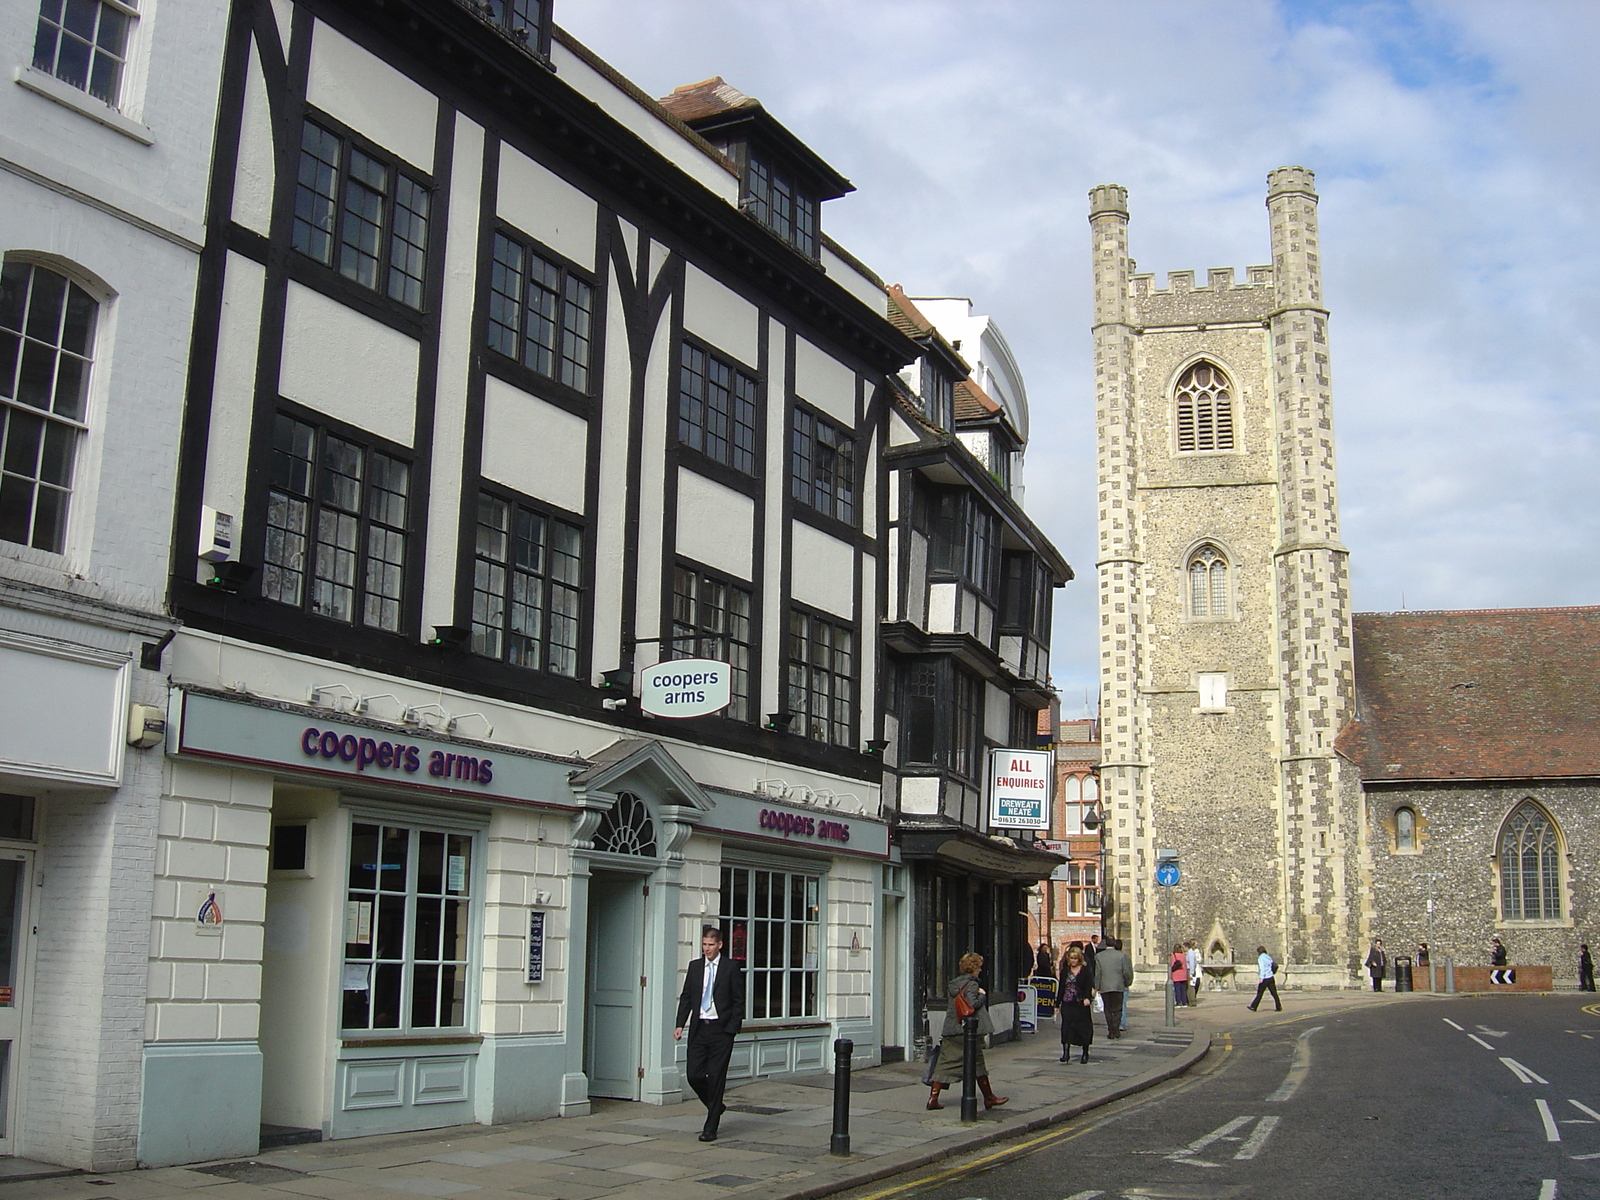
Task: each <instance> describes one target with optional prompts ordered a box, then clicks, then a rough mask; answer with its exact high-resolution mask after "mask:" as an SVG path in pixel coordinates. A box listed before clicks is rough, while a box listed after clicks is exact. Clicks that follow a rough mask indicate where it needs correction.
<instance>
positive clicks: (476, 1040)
mask: <svg viewBox="0 0 1600 1200" xmlns="http://www.w3.org/2000/svg"><path fill="white" fill-rule="evenodd" d="M482 1044H483V1035H482V1034H478V1033H447V1034H433V1035H428V1036H425V1037H417V1036H414V1035H411V1034H399V1035H396V1036H394V1037H342V1038H340V1039H339V1048H340V1049H342V1050H376V1049H389V1048H399V1047H402V1046H478V1045H482Z"/></svg>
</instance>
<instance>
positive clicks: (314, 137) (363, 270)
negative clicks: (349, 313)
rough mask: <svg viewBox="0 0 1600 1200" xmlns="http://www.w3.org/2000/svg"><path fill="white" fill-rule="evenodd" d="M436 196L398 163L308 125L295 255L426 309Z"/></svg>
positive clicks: (296, 213)
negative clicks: (431, 211)
mask: <svg viewBox="0 0 1600 1200" xmlns="http://www.w3.org/2000/svg"><path fill="white" fill-rule="evenodd" d="M432 198H433V196H432V192H431V191H430V190H429V189H428V187H427V186H426V185H425V184H423V183H421V182H420V181H418V180H416V179H414V178H412V177H411V176H410V175H408V174H407V173H406V172H404V171H402V170H401V169H400V168H399V167H397V166H396V165H394V164H393V163H391V162H387V161H385V160H384V159H382V158H380V157H379V156H378V155H377V154H375V153H372V152H369V151H368V150H365V149H363V148H362V147H360V146H357V145H354V144H353V143H352V142H351V141H350V140H349V139H348V138H342V137H340V136H339V135H338V134H336V133H333V132H332V131H330V130H327V129H324V128H323V127H322V126H321V125H318V124H317V123H316V122H315V121H307V122H306V123H305V124H304V126H303V127H302V128H301V135H300V174H299V179H298V182H297V183H296V185H295V196H294V222H293V230H292V234H291V237H292V239H293V242H294V248H295V249H296V250H298V251H300V253H302V254H304V255H306V256H307V257H308V258H312V259H315V260H316V261H317V262H319V263H322V264H323V265H324V266H327V267H332V268H333V269H334V270H335V271H338V272H339V274H341V275H343V276H344V277H345V278H346V279H350V280H353V281H354V282H356V283H357V284H360V285H361V286H362V287H364V288H369V289H371V290H372V291H375V292H378V293H380V294H382V295H385V296H388V297H389V298H390V299H392V300H398V301H400V303H402V304H404V305H406V306H408V307H410V308H418V309H420V308H421V307H422V298H423V297H422V289H423V274H424V268H425V267H426V264H427V256H428V213H429V206H430V203H431V201H432Z"/></svg>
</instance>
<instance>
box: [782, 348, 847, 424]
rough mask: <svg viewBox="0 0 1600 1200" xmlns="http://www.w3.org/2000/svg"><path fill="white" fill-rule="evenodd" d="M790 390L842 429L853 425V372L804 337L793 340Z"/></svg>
mask: <svg viewBox="0 0 1600 1200" xmlns="http://www.w3.org/2000/svg"><path fill="white" fill-rule="evenodd" d="M794 390H795V393H796V394H797V395H798V396H799V397H800V398H801V399H802V400H805V401H808V402H809V403H811V404H814V405H815V406H816V407H818V408H820V409H821V410H822V411H823V412H825V413H827V414H828V415H829V416H830V417H832V418H833V419H834V420H835V421H838V422H839V423H840V424H841V425H843V426H844V427H845V428H846V429H854V428H855V427H856V376H855V372H854V371H852V370H851V369H850V368H849V367H847V366H845V365H844V364H843V363H842V362H840V361H839V360H838V359H836V358H834V357H833V356H832V355H831V354H826V353H824V352H823V351H821V350H819V349H817V348H816V347H815V346H813V345H812V344H811V343H810V342H808V341H806V339H805V338H802V337H797V338H795V340H794Z"/></svg>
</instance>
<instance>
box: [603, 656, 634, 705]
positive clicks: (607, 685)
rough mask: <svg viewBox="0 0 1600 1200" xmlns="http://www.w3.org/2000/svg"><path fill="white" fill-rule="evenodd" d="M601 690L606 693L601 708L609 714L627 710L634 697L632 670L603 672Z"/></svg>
mask: <svg viewBox="0 0 1600 1200" xmlns="http://www.w3.org/2000/svg"><path fill="white" fill-rule="evenodd" d="M600 690H601V691H602V692H603V693H605V695H604V697H603V698H602V699H601V701H600V706H601V707H602V708H604V709H605V710H606V711H607V712H621V711H622V710H623V709H625V708H627V707H628V700H629V699H630V698H631V697H632V696H633V670H632V668H630V667H617V668H616V669H615V670H611V671H602V672H601V673H600Z"/></svg>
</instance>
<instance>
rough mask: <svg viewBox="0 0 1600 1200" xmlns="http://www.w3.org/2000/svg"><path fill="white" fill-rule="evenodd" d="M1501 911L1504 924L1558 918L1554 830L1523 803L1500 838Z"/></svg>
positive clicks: (1558, 871) (1558, 869)
mask: <svg viewBox="0 0 1600 1200" xmlns="http://www.w3.org/2000/svg"><path fill="white" fill-rule="evenodd" d="M1500 908H1501V913H1502V916H1503V918H1504V919H1505V920H1507V921H1554V920H1559V919H1560V917H1561V859H1560V849H1559V847H1558V845H1557V842H1556V831H1555V827H1554V826H1553V825H1551V824H1550V820H1549V818H1548V817H1546V816H1545V815H1544V813H1542V812H1541V811H1540V810H1539V809H1538V808H1537V807H1535V806H1534V805H1532V804H1523V805H1522V806H1521V807H1520V808H1518V809H1517V811H1516V812H1514V813H1512V814H1511V819H1510V820H1509V821H1507V822H1506V827H1505V832H1504V833H1502V834H1501V835H1500Z"/></svg>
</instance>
